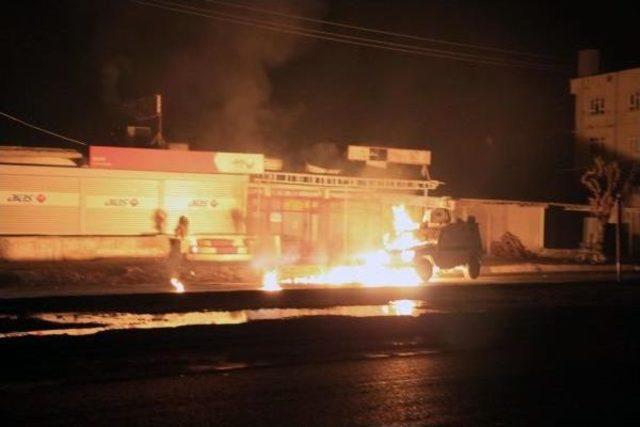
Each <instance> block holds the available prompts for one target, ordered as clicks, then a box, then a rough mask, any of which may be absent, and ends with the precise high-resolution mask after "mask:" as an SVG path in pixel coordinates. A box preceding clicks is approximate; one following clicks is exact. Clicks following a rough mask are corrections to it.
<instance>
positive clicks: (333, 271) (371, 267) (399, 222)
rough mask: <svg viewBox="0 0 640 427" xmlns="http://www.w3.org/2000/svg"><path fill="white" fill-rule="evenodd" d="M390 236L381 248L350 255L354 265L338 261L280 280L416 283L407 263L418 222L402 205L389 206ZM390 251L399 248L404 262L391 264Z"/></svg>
mask: <svg viewBox="0 0 640 427" xmlns="http://www.w3.org/2000/svg"><path fill="white" fill-rule="evenodd" d="M392 211H393V228H394V230H393V238H392V236H391V235H390V234H385V235H384V236H383V242H382V243H383V246H384V249H380V250H377V251H373V252H366V253H361V254H357V255H356V256H354V259H355V260H357V261H358V264H357V265H340V266H336V267H332V268H330V269H329V270H328V271H326V272H324V273H321V274H318V275H314V276H306V277H296V278H293V279H287V280H283V281H282V282H283V283H291V284H317V285H343V284H361V285H363V286H366V287H376V286H419V285H420V284H421V283H422V279H421V278H420V276H419V274H418V273H417V272H416V270H415V268H414V267H413V266H412V265H410V263H411V262H412V261H413V258H414V257H415V252H414V251H413V250H411V249H410V248H412V247H414V246H416V245H418V244H420V240H418V239H417V238H416V237H415V235H414V231H416V230H418V229H419V228H420V225H419V224H418V223H417V222H415V221H413V220H412V219H411V217H410V216H409V213H408V212H407V210H406V208H405V206H404V205H402V204H401V205H396V206H393V207H392ZM390 251H397V252H399V256H400V259H401V260H402V262H403V263H404V264H406V265H398V266H394V265H392V256H391V253H390Z"/></svg>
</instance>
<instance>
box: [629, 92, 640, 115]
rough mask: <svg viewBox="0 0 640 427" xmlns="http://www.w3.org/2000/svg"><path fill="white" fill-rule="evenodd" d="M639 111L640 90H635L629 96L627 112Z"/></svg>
mask: <svg viewBox="0 0 640 427" xmlns="http://www.w3.org/2000/svg"><path fill="white" fill-rule="evenodd" d="M639 110H640V90H637V91H635V92H633V93H631V95H629V111H639Z"/></svg>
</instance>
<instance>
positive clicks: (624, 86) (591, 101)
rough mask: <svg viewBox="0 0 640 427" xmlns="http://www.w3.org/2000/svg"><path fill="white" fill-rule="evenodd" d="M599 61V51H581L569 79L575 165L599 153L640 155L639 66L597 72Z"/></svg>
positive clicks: (626, 158) (579, 164) (632, 157)
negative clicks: (573, 125) (573, 124)
mask: <svg viewBox="0 0 640 427" xmlns="http://www.w3.org/2000/svg"><path fill="white" fill-rule="evenodd" d="M598 62H599V55H598V51H596V50H584V51H581V52H580V54H579V59H578V77H576V78H574V79H571V93H572V94H573V95H574V96H575V137H576V157H575V159H576V166H577V167H578V168H583V167H585V166H586V165H588V164H589V163H590V162H591V160H592V158H593V157H595V156H598V155H613V156H615V157H617V158H621V159H623V160H632V159H640V68H632V69H628V70H622V71H617V72H611V73H600V71H599V65H598Z"/></svg>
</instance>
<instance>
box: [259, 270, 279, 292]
mask: <svg viewBox="0 0 640 427" xmlns="http://www.w3.org/2000/svg"><path fill="white" fill-rule="evenodd" d="M262 290H263V291H267V292H277V291H281V290H282V287H281V286H280V282H279V280H278V271H277V270H270V271H267V272H266V273H264V276H262Z"/></svg>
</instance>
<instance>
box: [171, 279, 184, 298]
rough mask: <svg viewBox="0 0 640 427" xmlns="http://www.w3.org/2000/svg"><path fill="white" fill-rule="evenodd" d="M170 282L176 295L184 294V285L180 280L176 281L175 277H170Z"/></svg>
mask: <svg viewBox="0 0 640 427" xmlns="http://www.w3.org/2000/svg"><path fill="white" fill-rule="evenodd" d="M170 282H171V286H173V287H174V289H175V292H176V293H178V294H182V293H184V284H183V283H182V282H181V281H180V280H178V278H177V277H172V278H171V280H170Z"/></svg>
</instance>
